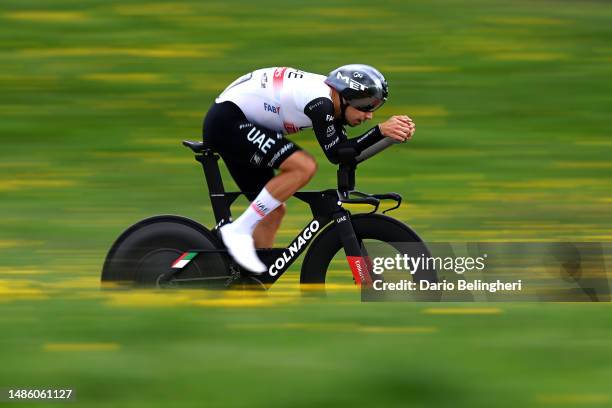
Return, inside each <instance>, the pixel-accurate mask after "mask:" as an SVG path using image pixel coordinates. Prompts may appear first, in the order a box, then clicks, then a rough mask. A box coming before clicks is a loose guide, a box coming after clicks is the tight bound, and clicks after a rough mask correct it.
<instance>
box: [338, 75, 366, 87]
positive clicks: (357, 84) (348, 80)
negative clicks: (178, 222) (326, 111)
mask: <svg viewBox="0 0 612 408" xmlns="http://www.w3.org/2000/svg"><path fill="white" fill-rule="evenodd" d="M336 78H337V79H339V80H341V81H344V82H345V83H346V84H347V85H348V86H349V88H351V89H355V90H357V91H365V90H366V89H368V87H367V86H365V85H364V84H362V83H361V82H357V81H355V80H354V79H353V78H351V77H348V76H344V75H342V72H338V73H337V74H336Z"/></svg>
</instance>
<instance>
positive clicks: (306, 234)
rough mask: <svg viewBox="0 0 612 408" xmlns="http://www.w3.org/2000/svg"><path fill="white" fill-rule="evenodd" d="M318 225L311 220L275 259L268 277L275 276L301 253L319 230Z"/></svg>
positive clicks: (317, 222) (315, 221)
mask: <svg viewBox="0 0 612 408" xmlns="http://www.w3.org/2000/svg"><path fill="white" fill-rule="evenodd" d="M319 227H320V224H319V221H317V220H312V222H311V223H310V224H308V226H307V227H306V228H304V230H303V231H302V233H301V234H300V235H298V237H297V238H296V239H294V240H293V242H292V243H291V245H289V247H288V248H287V249H286V250H285V251H284V252H283V255H281V256H279V257H278V258H276V260H275V261H274V262H273V263H272V265H271V266H270V268H269V269H268V273H269V274H270V276H276V275H277V274H278V271H279V270H282V269H283V268H284V267H285V266H286V265H287V264H288V263H289V262H291V260H292V259H293V258H295V256H296V255H298V254H299V253H300V252H302V249H303V248H304V247H305V246H306V244H308V242H309V241H310V240H311V239H312V237H314V235H315V232H317V231H318V230H319Z"/></svg>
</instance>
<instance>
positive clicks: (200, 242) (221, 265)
mask: <svg viewBox="0 0 612 408" xmlns="http://www.w3.org/2000/svg"><path fill="white" fill-rule="evenodd" d="M390 144H391V142H387V143H383V144H379V145H377V146H376V145H375V146H373V147H372V148H370V149H366V151H364V152H361V153H360V154H357V153H356V151H355V150H354V149H350V148H345V149H340V151H339V158H340V160H339V166H338V171H337V188H335V189H328V190H323V191H300V192H296V193H295V194H294V197H295V198H297V199H299V200H301V201H303V202H305V203H307V204H308V205H309V206H310V210H311V212H312V216H313V217H312V220H311V221H310V222H309V223H308V224H307V225H306V226H305V227H304V228H303V229H302V230H301V231H300V232H299V234H298V235H297V236H296V237H295V239H293V240H292V241H291V243H290V244H289V246H287V247H286V248H268V249H258V250H257V254H258V256H259V258H260V259H261V260H262V262H263V263H264V264H265V265H266V266H267V268H268V270H267V272H265V273H264V274H261V275H254V274H252V273H249V272H248V271H245V270H243V269H242V268H241V267H240V265H238V264H237V263H236V262H235V261H234V260H233V259H232V257H231V256H230V255H229V254H228V252H227V249H226V248H225V246H224V244H223V242H222V240H221V239H220V236H219V234H218V229H219V227H221V226H222V225H224V224H225V223H227V222H231V220H232V215H231V208H230V207H231V205H232V204H233V203H234V201H235V200H236V199H237V198H238V197H239V196H240V195H241V194H244V192H240V191H237V192H226V191H225V188H224V186H223V181H222V178H221V173H220V169H219V165H218V160H219V156H218V154H216V153H215V151H214V150H213V149H211V148H210V147H208V146H207V145H206V144H205V143H203V142H196V141H189V140H186V141H183V145H184V146H186V147H189V148H190V149H191V150H192V151H193V152H194V153H195V159H196V160H197V161H198V162H199V163H200V164H201V165H202V167H203V170H204V176H205V179H206V184H207V186H208V191H209V196H210V202H211V205H212V210H213V213H214V217H215V220H216V226H215V227H214V228H211V229H209V228H206V227H204V226H203V225H201V224H200V223H198V222H196V221H194V220H192V219H189V218H186V217H182V216H177V215H157V216H153V217H150V218H146V219H144V220H141V221H139V222H137V223H136V224H134V225H132V226H131V227H129V228H128V229H127V230H125V231H124V232H123V233H122V234H121V235H120V236H119V237H118V238H117V240H116V241H115V243H114V244H113V245H112V247H111V249H110V250H109V252H108V255H107V256H106V260H105V262H104V266H103V270H102V282H116V283H121V284H127V285H129V286H154V287H177V286H183V285H189V286H193V285H197V286H203V287H217V288H234V287H238V285H244V284H248V283H251V284H254V285H256V286H258V287H260V288H269V287H270V286H271V285H272V284H274V282H276V281H277V280H278V279H279V278H280V277H281V276H282V275H283V274H284V273H285V272H286V271H287V270H288V269H289V267H290V266H291V265H292V264H293V263H294V262H295V260H296V259H297V258H298V257H299V256H300V255H301V254H302V253H304V252H305V251H306V255H305V257H304V260H303V262H302V266H301V273H300V283H302V284H324V283H325V282H326V278H327V276H328V269H329V267H330V264H331V263H332V260H333V259H334V257H336V255H337V254H340V253H341V251H343V252H344V255H345V257H346V261H347V263H348V266H349V268H350V270H351V272H352V276H353V280H354V282H355V283H356V284H360V285H367V284H369V283H371V282H372V278H373V275H372V258H373V255H374V254H373V253H372V251H374V252H378V251H380V244H382V245H383V246H384V247H385V248H386V250H385V251H387V252H386V253H387V254H392V255H393V254H398V253H399V254H405V253H406V252H413V253H415V254H416V256H418V255H422V254H423V253H427V254H428V253H429V251H428V249H427V246H426V245H425V243H423V241H422V240H421V238H420V237H419V236H418V235H417V233H416V232H415V231H414V230H412V229H411V228H410V227H408V226H407V225H406V224H404V223H402V222H400V221H398V220H397V219H395V218H392V217H389V216H387V215H384V213H386V212H388V211H391V210H394V209H396V208H398V207H399V206H400V204H401V202H402V197H401V196H400V195H399V194H397V193H384V194H367V193H363V192H360V191H357V190H355V172H356V169H357V165H358V164H359V163H361V162H363V161H365V160H366V159H368V158H370V157H372V156H373V155H375V154H377V153H378V152H379V151H381V150H383V149H384V148H386V147H388V146H389V145H390ZM381 201H389V202H391V203H393V204H394V205H393V206H392V207H391V208H389V209H387V210H385V211H383V214H378V213H376V212H377V211H378V209H379V205H380V203H381ZM349 204H365V205H368V206H370V207H368V208H370V209H371V211H369V212H367V213H364V212H362V213H352V212H351V211H349V210H348V209H347V208H345V207H346V206H347V205H349ZM406 244H410V245H406ZM347 272H348V271H347ZM436 279H437V277H436V272H435V271H432V270H416V271H412V280H413V281H420V280H427V281H436Z"/></svg>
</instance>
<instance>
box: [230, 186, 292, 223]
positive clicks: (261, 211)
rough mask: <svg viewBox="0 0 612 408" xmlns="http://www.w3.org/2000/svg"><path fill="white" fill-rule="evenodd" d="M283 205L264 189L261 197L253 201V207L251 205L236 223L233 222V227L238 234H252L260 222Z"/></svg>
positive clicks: (260, 194)
mask: <svg viewBox="0 0 612 408" xmlns="http://www.w3.org/2000/svg"><path fill="white" fill-rule="evenodd" d="M281 204H282V203H281V202H280V201H278V200H277V199H276V198H274V197H272V195H271V194H270V193H269V192H268V190H266V188H265V187H264V188H263V190H261V192H260V193H259V195H257V197H255V200H253V202H252V203H251V205H249V208H247V209H246V211H245V212H244V213H242V215H241V216H240V217H238V219H237V220H236V221H234V222H232V224H231V225H232V226H233V227H234V228H235V230H236V231H238V232H243V233H245V234H247V233H248V234H252V233H253V230H254V229H255V227H256V226H257V224H259V221H261V220H262V219H263V217H265V216H266V215H268V214H270V213H271V212H272V211H274V210H275V209H276V208H277V207H278V206H279V205H281Z"/></svg>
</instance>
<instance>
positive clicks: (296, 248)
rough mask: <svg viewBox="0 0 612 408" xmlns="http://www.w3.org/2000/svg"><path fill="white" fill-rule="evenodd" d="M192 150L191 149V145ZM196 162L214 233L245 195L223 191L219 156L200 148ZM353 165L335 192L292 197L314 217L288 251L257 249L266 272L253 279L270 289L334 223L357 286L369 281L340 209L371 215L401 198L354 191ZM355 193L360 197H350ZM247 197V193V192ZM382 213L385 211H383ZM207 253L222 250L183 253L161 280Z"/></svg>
mask: <svg viewBox="0 0 612 408" xmlns="http://www.w3.org/2000/svg"><path fill="white" fill-rule="evenodd" d="M190 147H192V146H190ZM192 149H193V150H194V151H195V152H196V156H195V158H196V160H197V161H198V162H200V163H201V164H202V168H203V170H204V176H205V179H206V183H207V186H208V191H209V196H210V201H211V204H212V208H213V213H214V216H215V221H216V226H215V229H214V230H215V231H216V230H218V229H219V227H221V226H222V225H224V224H226V223H228V222H231V219H232V214H231V205H232V204H233V202H234V201H235V200H236V199H237V198H238V197H239V196H240V195H242V194H245V192H242V191H237V192H226V191H225V188H224V186H223V181H222V178H221V173H220V170H219V165H218V163H217V162H218V160H219V156H218V155H217V154H216V153H214V152H213V151H212V150H211V149H207V148H201V147H200V150H195V149H194V148H193V147H192ZM355 168H356V163H355V162H348V163H344V164H340V168H339V170H338V190H332V189H330V190H323V191H298V192H296V193H295V194H294V197H295V198H297V199H299V200H301V201H303V202H305V203H307V204H308V205H309V206H310V210H311V212H312V215H313V218H312V220H311V221H310V222H309V223H308V224H307V225H306V226H305V227H304V228H303V229H302V230H301V232H300V233H299V234H298V235H297V236H296V237H295V238H294V239H293V241H292V242H291V244H289V246H288V247H287V248H270V249H258V250H257V254H258V256H259V257H260V258H261V259H262V261H263V262H264V263H265V264H266V265H268V271H267V273H264V274H261V275H257V276H255V277H256V279H257V280H259V281H260V282H261V283H262V284H264V285H266V286H269V285H272V284H273V283H274V282H276V281H277V280H278V279H279V278H280V277H281V276H282V275H283V273H285V272H286V271H287V270H288V269H289V267H290V266H291V265H292V264H293V262H294V261H295V260H296V259H297V258H298V257H299V256H300V255H301V254H302V253H303V252H304V251H305V250H306V248H307V247H308V244H309V243H310V241H311V240H312V239H314V238H315V236H316V235H317V234H318V233H319V232H320V231H322V230H323V229H324V227H326V226H327V225H329V224H330V223H332V222H334V223H335V224H336V228H337V232H338V234H339V236H340V240H341V243H342V246H343V247H344V251H345V254H346V258H347V261H348V263H349V266H350V268H351V271H352V273H353V277H354V279H355V282H356V283H357V284H362V283H363V284H367V283H370V282H371V277H370V273H369V271H370V269H371V267H370V261H369V258H368V255H367V253H366V252H365V249H364V248H363V246H362V244H361V242H360V241H359V239H358V238H357V236H356V234H355V231H354V229H353V225H352V223H351V213H350V212H349V211H348V210H346V209H345V208H343V204H345V203H350V204H370V205H373V206H375V209H374V211H373V212H375V211H376V210H377V209H378V204H379V200H380V199H392V200H395V201H396V202H397V205H396V206H395V207H393V208H390V209H388V210H386V211H389V210H392V209H395V208H397V207H399V204H400V203H401V197H400V196H399V195H397V194H395V193H388V194H378V195H369V194H364V193H360V192H356V191H354V185H355ZM351 193H355V194H356V195H358V196H359V198H350V197H349V196H350V194H351ZM247 194H248V193H247ZM386 211H385V212H386ZM206 252H209V253H210V252H225V250H201V249H200V250H198V249H193V250H190V251H187V252H185V253H184V254H183V255H181V257H179V258H178V259H177V260H176V261H175V262H174V263H173V267H172V269H173V270H172V271H171V273H170V274H167V275H166V276H165V279H164V280H170V279H171V278H172V276H173V275H175V274H176V273H178V272H179V271H180V269H182V268H183V267H185V266H186V265H187V263H186V262H185V261H183V260H185V259H187V258H189V259H188V260H191V259H193V258H195V256H197V254H201V253H206ZM232 266H233V268H234V269H235V270H237V271H239V270H240V267H239V266H238V265H237V264H236V263H235V262H234V261H233V260H232Z"/></svg>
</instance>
